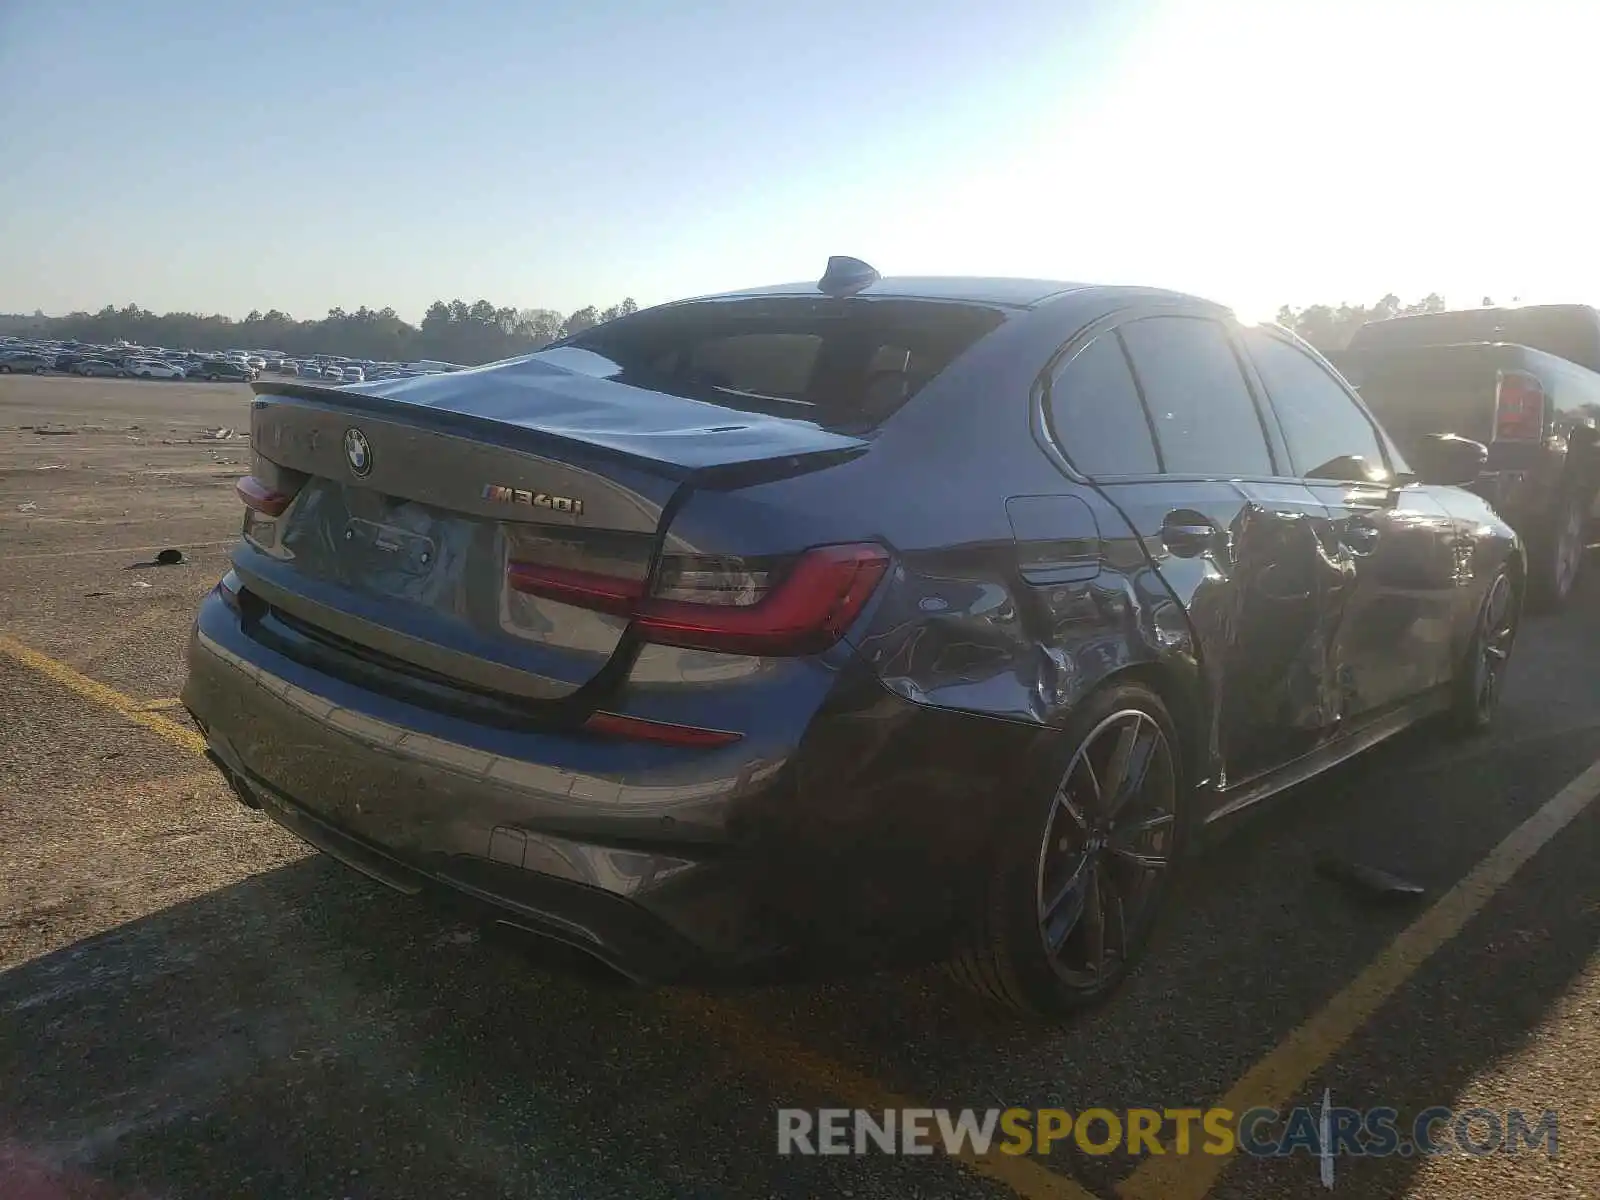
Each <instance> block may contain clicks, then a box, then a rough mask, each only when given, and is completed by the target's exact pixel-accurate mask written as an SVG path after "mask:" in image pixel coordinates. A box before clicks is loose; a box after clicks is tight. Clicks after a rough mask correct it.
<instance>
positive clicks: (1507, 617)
mask: <svg viewBox="0 0 1600 1200" xmlns="http://www.w3.org/2000/svg"><path fill="white" fill-rule="evenodd" d="M1512 600H1513V597H1512V592H1511V580H1510V578H1509V577H1508V576H1506V575H1505V574H1500V575H1497V576H1496V577H1495V581H1494V583H1493V584H1492V585H1491V586H1490V588H1489V595H1488V596H1487V597H1486V598H1485V599H1484V602H1483V623H1482V624H1481V625H1480V626H1479V629H1478V656H1477V662H1476V663H1474V664H1473V665H1474V668H1475V678H1474V680H1473V685H1474V690H1473V695H1474V697H1475V698H1476V700H1477V705H1478V715H1479V717H1480V718H1488V717H1489V716H1491V715H1492V714H1493V713H1494V710H1495V708H1496V706H1497V705H1498V704H1499V702H1500V689H1501V684H1502V683H1503V682H1504V678H1505V673H1506V664H1507V663H1508V662H1510V660H1511V643H1512V642H1513V641H1515V640H1516V636H1517V614H1516V605H1515V604H1514V603H1513V602H1512Z"/></svg>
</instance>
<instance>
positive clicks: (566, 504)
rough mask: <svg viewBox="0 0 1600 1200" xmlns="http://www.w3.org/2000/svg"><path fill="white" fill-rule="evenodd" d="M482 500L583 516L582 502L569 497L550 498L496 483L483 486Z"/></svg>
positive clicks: (548, 494) (542, 493) (548, 495)
mask: <svg viewBox="0 0 1600 1200" xmlns="http://www.w3.org/2000/svg"><path fill="white" fill-rule="evenodd" d="M483 498H484V499H485V500H493V501H495V502H496V503H497V504H526V505H528V506H529V507H530V508H548V509H549V510H550V511H551V512H559V513H571V514H572V515H573V516H575V517H581V516H583V501H582V500H575V499H573V498H572V497H571V496H552V495H551V494H550V493H549V492H534V491H529V490H528V489H527V488H511V487H504V486H502V485H501V484H498V483H486V484H484V485H483Z"/></svg>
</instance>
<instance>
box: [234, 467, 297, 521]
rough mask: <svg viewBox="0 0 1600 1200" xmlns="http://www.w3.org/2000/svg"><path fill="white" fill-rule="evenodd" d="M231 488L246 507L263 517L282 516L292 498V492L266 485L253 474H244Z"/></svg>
mask: <svg viewBox="0 0 1600 1200" xmlns="http://www.w3.org/2000/svg"><path fill="white" fill-rule="evenodd" d="M233 490H234V491H235V492H236V493H238V496H239V499H240V500H243V501H244V506H245V507H246V508H248V509H249V510H250V511H251V512H258V513H260V514H261V515H262V516H264V517H278V516H282V515H283V511H284V509H286V508H288V507H289V505H290V503H291V502H292V501H293V500H294V493H293V492H285V491H280V490H278V489H277V488H273V487H268V486H267V485H266V484H265V483H263V482H262V481H261V480H260V479H258V478H256V477H255V476H254V475H246V476H245V477H244V478H243V479H241V480H239V482H238V483H236V484H234V485H233Z"/></svg>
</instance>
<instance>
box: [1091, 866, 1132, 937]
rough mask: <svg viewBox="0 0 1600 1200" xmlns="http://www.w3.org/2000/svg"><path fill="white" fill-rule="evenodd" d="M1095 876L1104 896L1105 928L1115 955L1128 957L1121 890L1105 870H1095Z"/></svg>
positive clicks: (1111, 874)
mask: <svg viewBox="0 0 1600 1200" xmlns="http://www.w3.org/2000/svg"><path fill="white" fill-rule="evenodd" d="M1095 874H1096V876H1097V877H1098V878H1099V879H1100V880H1101V881H1102V885H1103V887H1104V894H1105V909H1106V912H1107V914H1108V917H1109V919H1108V921H1107V928H1108V931H1109V932H1110V933H1111V934H1112V935H1113V937H1114V943H1115V948H1116V954H1117V957H1118V958H1126V957H1127V955H1128V901H1127V898H1126V897H1124V896H1123V894H1122V888H1121V886H1120V885H1119V884H1118V883H1117V881H1116V878H1115V877H1114V875H1113V873H1112V872H1110V871H1107V870H1096V872H1095Z"/></svg>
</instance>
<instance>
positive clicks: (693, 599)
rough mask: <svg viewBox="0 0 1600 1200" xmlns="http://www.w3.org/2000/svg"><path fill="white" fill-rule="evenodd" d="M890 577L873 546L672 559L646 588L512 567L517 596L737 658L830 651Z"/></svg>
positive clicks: (596, 576) (534, 566)
mask: <svg viewBox="0 0 1600 1200" xmlns="http://www.w3.org/2000/svg"><path fill="white" fill-rule="evenodd" d="M888 568H889V555H888V552H887V551H885V550H884V549H883V547H881V546H877V545H873V544H870V543H865V544H856V545H845V546H819V547H817V548H815V549H812V550H807V551H806V552H805V553H803V554H800V555H798V556H794V557H790V558H785V559H780V560H773V559H747V558H737V557H733V556H730V555H677V554H669V555H666V556H665V557H664V558H663V559H662V561H661V564H660V566H659V568H658V570H657V571H656V578H655V583H654V586H653V587H651V588H650V590H649V591H648V592H646V590H645V585H644V582H643V581H641V580H635V579H632V578H625V577H616V576H611V575H608V574H600V573H596V572H592V571H582V570H571V569H568V568H564V567H557V566H551V565H546V564H543V563H537V562H519V561H512V562H511V563H509V564H508V565H507V569H506V581H507V583H508V584H509V585H510V586H511V588H512V589H513V590H515V591H519V592H524V593H527V594H528V595H534V596H543V597H546V598H548V599H551V600H559V601H561V602H562V603H565V604H574V605H577V606H578V607H580V608H589V609H594V610H596V611H599V612H606V613H611V614H613V615H616V616H626V617H628V618H629V620H630V622H631V627H632V628H633V629H634V630H635V632H637V633H638V634H639V635H640V636H642V637H644V638H645V639H646V640H648V641H651V642H657V643H660V644H662V645H668V646H685V647H688V648H690V649H696V650H715V651H721V652H723V653H728V654H769V655H794V654H815V653H819V652H820V651H823V650H826V649H827V648H828V647H829V646H832V645H833V644H834V643H835V642H837V641H838V640H839V639H840V638H841V637H843V636H844V633H845V631H846V630H847V629H848V628H849V627H850V625H851V624H852V623H853V622H854V621H855V619H856V617H857V616H859V615H860V614H861V610H862V608H864V607H865V606H866V603H867V601H868V600H870V599H871V598H872V594H873V592H875V591H876V590H877V587H878V584H879V582H880V581H881V580H882V579H883V576H884V573H885V572H886V571H887V570H888Z"/></svg>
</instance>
